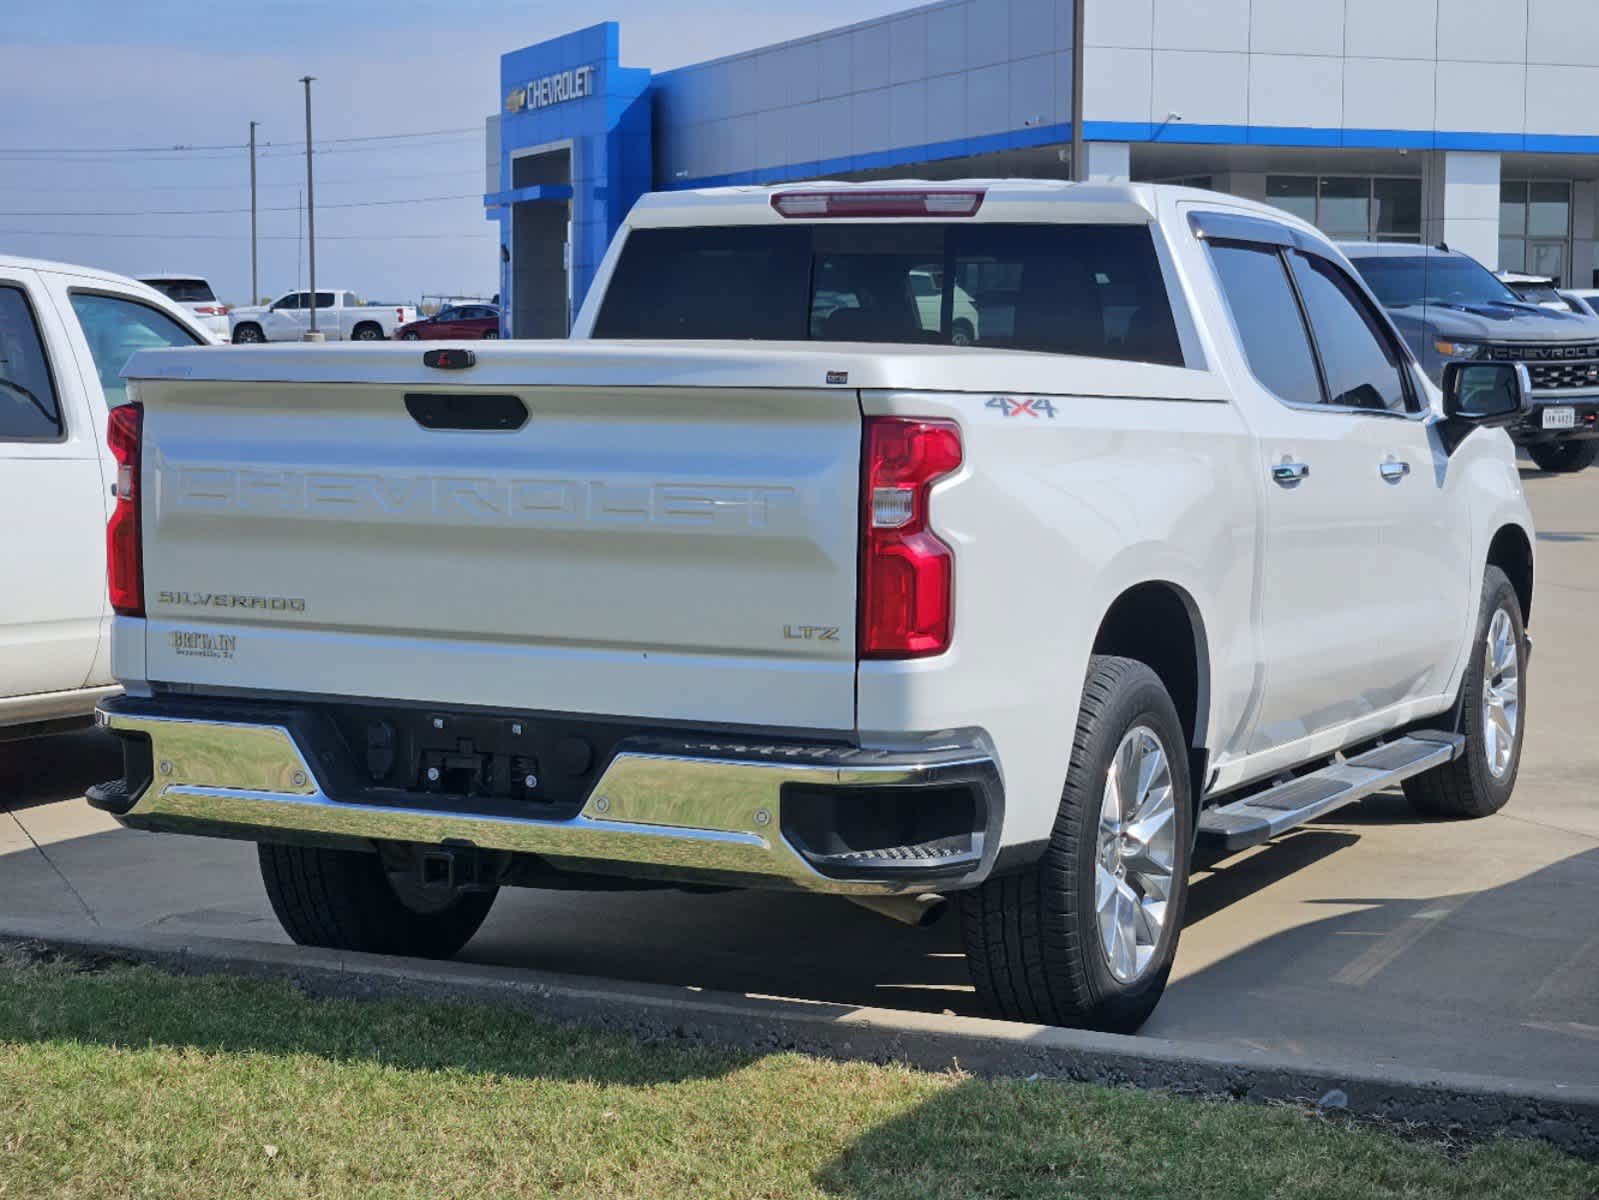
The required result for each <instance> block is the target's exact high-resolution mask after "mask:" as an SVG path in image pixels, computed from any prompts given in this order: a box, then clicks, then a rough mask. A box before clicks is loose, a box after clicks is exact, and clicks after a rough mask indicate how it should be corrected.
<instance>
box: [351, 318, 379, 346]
mask: <svg viewBox="0 0 1599 1200" xmlns="http://www.w3.org/2000/svg"><path fill="white" fill-rule="evenodd" d="M350 337H351V339H352V340H353V341H357V342H381V341H382V340H383V326H381V325H374V324H373V323H372V322H371V321H362V322H361V323H360V324H359V325H357V326H356V327H355V328H354V329H353V330H351V332H350Z"/></svg>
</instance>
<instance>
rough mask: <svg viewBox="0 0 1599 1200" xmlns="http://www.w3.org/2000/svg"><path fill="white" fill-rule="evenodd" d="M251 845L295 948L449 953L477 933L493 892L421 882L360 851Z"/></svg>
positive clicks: (419, 955)
mask: <svg viewBox="0 0 1599 1200" xmlns="http://www.w3.org/2000/svg"><path fill="white" fill-rule="evenodd" d="M257 850H258V852H259V855H260V860H261V881H262V882H263V883H264V884H266V892H267V899H268V900H270V901H271V902H272V911H273V912H274V913H276V914H277V918H278V923H279V924H281V925H282V926H283V931H284V932H285V933H287V934H288V935H289V936H290V937H291V938H293V939H294V940H295V942H297V943H298V944H299V945H302V946H324V947H327V948H328V949H331V950H360V951H365V952H367V953H370V954H404V955H410V956H412V957H415V958H449V957H450V956H451V955H452V954H454V953H455V952H456V951H458V950H459V949H460V948H461V947H462V946H464V945H466V944H467V942H468V941H470V940H471V938H472V935H473V934H475V933H476V932H477V931H478V927H479V926H480V925H482V924H483V920H484V918H485V917H487V916H488V915H489V909H490V908H491V907H492V906H493V904H494V897H495V894H496V891H497V889H493V888H489V889H486V890H482V891H448V890H442V889H431V888H423V887H421V886H420V885H418V884H417V883H415V882H414V877H410V876H400V875H398V874H395V875H391V874H390V873H389V872H388V871H386V870H385V869H384V865H383V859H382V857H381V856H380V855H377V854H367V853H363V852H362V851H359V850H323V849H313V848H310V847H305V846H274V845H261V846H258V847H257Z"/></svg>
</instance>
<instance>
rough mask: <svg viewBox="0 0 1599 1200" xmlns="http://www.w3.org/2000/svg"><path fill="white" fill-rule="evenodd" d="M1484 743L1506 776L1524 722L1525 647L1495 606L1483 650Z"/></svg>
mask: <svg viewBox="0 0 1599 1200" xmlns="http://www.w3.org/2000/svg"><path fill="white" fill-rule="evenodd" d="M1482 654H1483V658H1482V745H1483V750H1484V751H1485V752H1486V754H1487V757H1488V770H1489V771H1490V772H1491V773H1492V774H1493V777H1494V778H1495V779H1502V778H1503V777H1504V774H1505V772H1506V771H1508V770H1510V758H1511V755H1513V754H1514V753H1515V751H1516V732H1517V730H1518V729H1519V727H1520V725H1521V647H1520V646H1519V645H1518V644H1517V640H1516V626H1515V624H1514V623H1513V622H1512V621H1511V619H1510V614H1509V613H1508V612H1506V611H1505V610H1504V609H1502V608H1500V609H1496V610H1494V615H1493V619H1492V620H1491V621H1489V622H1488V639H1487V641H1486V642H1485V643H1484V645H1483V650H1482Z"/></svg>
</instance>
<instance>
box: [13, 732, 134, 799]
mask: <svg viewBox="0 0 1599 1200" xmlns="http://www.w3.org/2000/svg"><path fill="white" fill-rule="evenodd" d="M121 774H122V748H121V746H120V745H119V744H118V742H117V740H116V739H115V738H114V737H112V736H111V735H110V734H107V733H100V732H98V731H97V730H93V729H84V730H80V731H78V732H75V733H62V734H57V735H55V736H53V737H41V738H28V739H26V740H22V741H10V742H7V741H0V812H12V811H19V810H21V809H24V808H32V807H34V806H35V805H40V804H52V803H55V802H57V801H62V800H71V799H74V798H76V797H78V796H81V795H83V792H84V789H85V788H87V787H89V786H90V785H91V784H96V783H104V782H105V781H106V780H107V779H115V778H118V777H120V776H121Z"/></svg>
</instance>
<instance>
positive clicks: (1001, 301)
mask: <svg viewBox="0 0 1599 1200" xmlns="http://www.w3.org/2000/svg"><path fill="white" fill-rule="evenodd" d="M594 336H595V337H597V338H624V337H625V338H696V339H732V340H744V339H755V340H782V341H804V340H815V341H828V342H888V343H911V344H917V343H921V344H930V345H978V346H987V347H990V348H997V349H1008V350H1037V351H1045V352H1049V353H1055V354H1073V355H1090V356H1095V357H1103V358H1120V359H1131V360H1135V361H1140V362H1154V363H1166V364H1170V365H1176V366H1180V365H1182V362H1183V357H1182V349H1181V346H1180V344H1179V341H1178V337H1177V329H1176V324H1175V322H1174V320H1173V317H1172V310H1171V302H1170V299H1169V297H1168V295H1167V292H1166V286H1165V281H1164V279H1163V277H1162V275H1161V270H1160V263H1159V260H1158V258H1157V257H1156V253H1155V246H1154V238H1153V234H1152V233H1151V231H1150V229H1149V228H1148V227H1147V226H1143V225H1060V224H1055V225H1030V224H1001V223H965V224H962V223H955V222H934V221H929V222H921V221H917V222H907V223H903V224H852V223H846V222H828V223H814V224H802V223H798V222H796V223H793V224H784V225H779V226H767V225H762V226H746V227H737V226H734V227H717V228H686V229H640V230H634V231H632V232H631V233H630V234H629V235H628V238H627V241H626V242H625V243H624V244H623V247H622V252H621V255H620V257H619V259H618V262H617V266H616V270H615V272H614V273H613V275H612V277H611V282H610V286H609V288H608V289H607V291H606V295H605V298H604V300H603V302H602V304H601V307H600V312H599V315H598V317H597V318H596V320H595V324H594Z"/></svg>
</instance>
